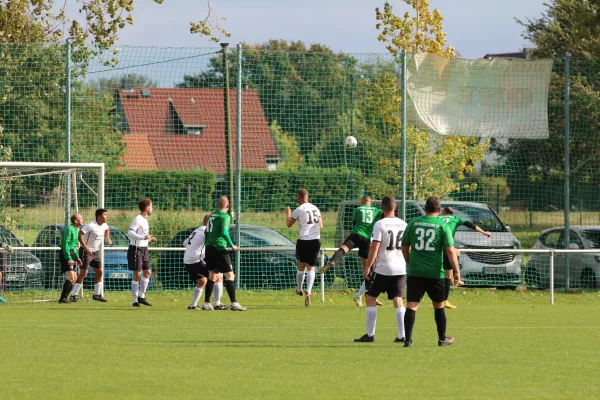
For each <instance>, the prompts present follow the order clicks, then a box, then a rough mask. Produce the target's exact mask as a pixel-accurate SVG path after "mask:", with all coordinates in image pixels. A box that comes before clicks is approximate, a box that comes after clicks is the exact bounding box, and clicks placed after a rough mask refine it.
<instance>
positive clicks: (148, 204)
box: [138, 198, 152, 215]
mask: <svg viewBox="0 0 600 400" xmlns="http://www.w3.org/2000/svg"><path fill="white" fill-rule="evenodd" d="M138 208H139V209H140V212H142V213H144V212H145V213H147V214H148V215H152V199H149V198H145V199H141V200H140V202H139V203H138Z"/></svg>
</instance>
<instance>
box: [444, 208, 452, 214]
mask: <svg viewBox="0 0 600 400" xmlns="http://www.w3.org/2000/svg"><path fill="white" fill-rule="evenodd" d="M442 215H454V209H453V208H452V207H444V209H443V210H442Z"/></svg>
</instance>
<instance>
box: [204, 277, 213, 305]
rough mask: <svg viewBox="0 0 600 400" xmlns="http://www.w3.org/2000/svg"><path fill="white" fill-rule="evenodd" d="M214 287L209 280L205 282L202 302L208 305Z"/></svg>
mask: <svg viewBox="0 0 600 400" xmlns="http://www.w3.org/2000/svg"><path fill="white" fill-rule="evenodd" d="M214 287H215V282H214V281H211V280H210V279H207V280H206V286H205V287H204V302H205V303H210V296H212V292H213V289H214Z"/></svg>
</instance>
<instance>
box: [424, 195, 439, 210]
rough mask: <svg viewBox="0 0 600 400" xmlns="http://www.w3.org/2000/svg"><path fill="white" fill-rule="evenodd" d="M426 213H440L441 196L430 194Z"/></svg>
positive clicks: (426, 203)
mask: <svg viewBox="0 0 600 400" xmlns="http://www.w3.org/2000/svg"><path fill="white" fill-rule="evenodd" d="M425 213H426V214H439V213H440V198H439V197H437V196H429V197H428V198H427V201H426V202H425Z"/></svg>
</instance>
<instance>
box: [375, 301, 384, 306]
mask: <svg viewBox="0 0 600 400" xmlns="http://www.w3.org/2000/svg"><path fill="white" fill-rule="evenodd" d="M375 304H376V305H378V306H382V305H383V303H382V302H380V301H379V300H375Z"/></svg>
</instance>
